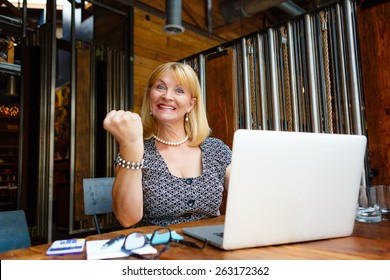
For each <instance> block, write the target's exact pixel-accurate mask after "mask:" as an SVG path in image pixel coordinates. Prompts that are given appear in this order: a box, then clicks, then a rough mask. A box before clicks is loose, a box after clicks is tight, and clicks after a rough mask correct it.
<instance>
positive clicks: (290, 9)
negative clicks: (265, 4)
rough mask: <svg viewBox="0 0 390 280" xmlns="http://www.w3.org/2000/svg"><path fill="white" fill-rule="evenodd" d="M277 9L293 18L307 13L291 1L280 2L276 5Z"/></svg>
mask: <svg viewBox="0 0 390 280" xmlns="http://www.w3.org/2000/svg"><path fill="white" fill-rule="evenodd" d="M278 8H279V9H281V10H282V11H284V12H286V13H287V14H289V15H292V16H294V17H297V16H300V15H303V14H304V13H306V12H307V11H306V10H305V9H303V8H301V7H300V6H298V5H297V4H295V3H294V2H292V1H286V2H282V3H280V4H279V5H278Z"/></svg>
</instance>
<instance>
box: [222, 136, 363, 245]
mask: <svg viewBox="0 0 390 280" xmlns="http://www.w3.org/2000/svg"><path fill="white" fill-rule="evenodd" d="M365 149H366V137H365V136H358V135H340V134H320V133H302V132H276V131H261V130H237V131H236V132H235V134H234V140H233V149H232V151H233V155H232V169H231V177H230V184H229V192H228V199H227V208H226V216H225V228H224V236H223V244H222V248H224V249H238V248H245V247H256V246H265V245H274V244H282V243H291V242H299V241H307V240H315V239H324V238H333V237H340V236H347V235H350V234H352V231H353V226H354V221H355V211H356V206H357V199H358V193H359V186H360V183H361V178H362V171H363V163H364V155H365Z"/></svg>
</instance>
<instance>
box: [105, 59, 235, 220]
mask: <svg viewBox="0 0 390 280" xmlns="http://www.w3.org/2000/svg"><path fill="white" fill-rule="evenodd" d="M141 116H142V119H141V117H140V116H139V115H138V114H136V113H132V112H129V111H121V110H120V111H115V110H114V111H111V112H109V113H108V114H107V116H106V118H105V120H104V122H103V126H104V128H105V129H106V130H107V131H108V132H110V133H111V134H112V135H113V136H114V137H115V139H116V141H117V142H118V145H119V155H118V158H117V163H118V166H117V168H116V174H115V181H114V185H113V189H112V197H113V209H114V213H115V216H116V218H117V220H118V221H119V222H120V223H121V225H122V226H124V227H129V226H132V225H137V226H138V225H150V224H156V225H161V226H167V225H170V224H174V223H181V222H186V221H190V220H195V219H204V218H209V217H214V216H218V215H219V207H220V204H221V201H222V193H223V190H224V186H225V189H226V186H227V183H228V180H229V174H230V171H229V168H228V166H229V165H230V161H231V151H230V149H229V148H228V147H227V146H226V145H225V144H224V143H223V142H222V141H220V140H218V139H216V138H209V137H208V136H209V134H210V128H209V125H208V122H207V117H206V112H205V107H204V104H203V100H202V94H201V89H200V85H199V80H198V77H197V76H196V73H195V72H194V71H193V69H192V68H191V67H190V66H188V65H184V64H181V63H176V62H172V63H166V64H163V65H161V66H159V67H158V68H157V69H156V70H155V71H154V72H153V73H152V75H151V77H150V78H149V81H148V85H147V90H146V92H145V94H144V98H143V104H142V111H141Z"/></svg>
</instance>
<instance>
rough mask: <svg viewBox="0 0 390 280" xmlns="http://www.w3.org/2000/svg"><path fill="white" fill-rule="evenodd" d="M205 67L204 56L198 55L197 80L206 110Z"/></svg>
mask: <svg viewBox="0 0 390 280" xmlns="http://www.w3.org/2000/svg"><path fill="white" fill-rule="evenodd" d="M205 67H206V60H205V57H204V54H203V53H202V54H200V55H199V76H200V77H199V80H200V89H201V90H202V95H203V102H204V106H205V108H206V102H207V100H206V96H207V94H206V70H205Z"/></svg>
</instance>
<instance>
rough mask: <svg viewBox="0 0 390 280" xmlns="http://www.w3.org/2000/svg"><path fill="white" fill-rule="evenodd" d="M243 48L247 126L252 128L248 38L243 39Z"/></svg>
mask: <svg viewBox="0 0 390 280" xmlns="http://www.w3.org/2000/svg"><path fill="white" fill-rule="evenodd" d="M241 49H242V71H243V79H244V106H245V127H246V128H247V129H251V127H252V123H251V113H250V112H251V106H250V92H249V74H248V73H249V71H248V53H247V50H246V39H245V38H242V39H241Z"/></svg>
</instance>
